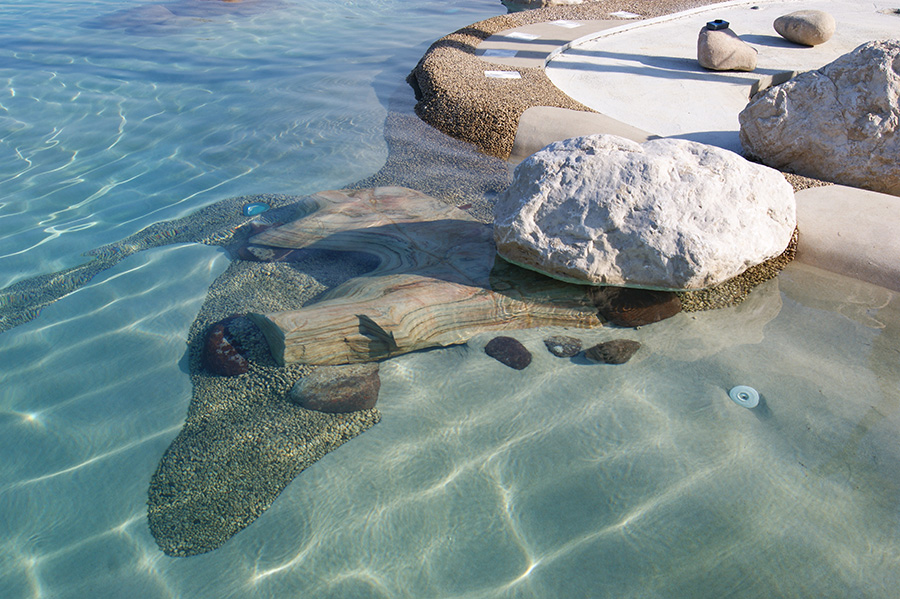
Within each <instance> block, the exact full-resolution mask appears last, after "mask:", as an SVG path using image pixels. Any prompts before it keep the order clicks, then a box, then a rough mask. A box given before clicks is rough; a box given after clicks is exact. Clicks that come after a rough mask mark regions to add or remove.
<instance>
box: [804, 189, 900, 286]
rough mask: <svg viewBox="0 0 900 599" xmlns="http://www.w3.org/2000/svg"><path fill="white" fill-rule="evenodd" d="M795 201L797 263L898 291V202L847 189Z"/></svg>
mask: <svg viewBox="0 0 900 599" xmlns="http://www.w3.org/2000/svg"><path fill="white" fill-rule="evenodd" d="M795 197H796V200H797V223H798V227H799V228H800V232H801V233H800V243H799V244H798V246H797V260H798V261H799V262H802V263H804V264H809V265H811V266H815V267H818V268H821V269H823V270H828V271H831V272H835V273H838V274H841V275H844V276H847V277H852V278H855V279H860V280H862V281H866V282H868V283H873V284H875V285H879V286H881V287H885V288H887V289H892V290H894V291H900V234H898V231H900V197H896V196H892V195H888V194H884V193H878V192H874V191H867V190H864V189H856V188H854V187H846V186H843V185H829V186H826V187H814V188H810V189H804V190H802V191H798V192H797V193H796V194H795Z"/></svg>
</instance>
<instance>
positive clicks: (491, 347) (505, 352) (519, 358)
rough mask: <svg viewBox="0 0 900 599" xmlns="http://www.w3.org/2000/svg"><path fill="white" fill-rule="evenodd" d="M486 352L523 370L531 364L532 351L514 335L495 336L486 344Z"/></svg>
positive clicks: (501, 361)
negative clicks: (513, 336)
mask: <svg viewBox="0 0 900 599" xmlns="http://www.w3.org/2000/svg"><path fill="white" fill-rule="evenodd" d="M484 353H486V354H487V355H489V356H490V357H492V358H494V359H495V360H497V361H498V362H500V363H502V364H506V365H507V366H509V367H510V368H515V369H516V370H523V369H525V368H527V367H528V365H529V364H531V352H530V351H528V350H527V349H526V348H525V346H524V345H522V343H521V342H519V340H518V339H513V338H512V337H494V338H493V339H491V340H490V341H489V342H488V344H487V345H485V346H484Z"/></svg>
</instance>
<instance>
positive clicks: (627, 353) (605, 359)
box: [584, 339, 641, 364]
mask: <svg viewBox="0 0 900 599" xmlns="http://www.w3.org/2000/svg"><path fill="white" fill-rule="evenodd" d="M640 348H641V344H640V342H639V341H633V340H631V339H613V340H612V341H605V342H603V343H598V344H597V345H595V346H593V347H591V348H588V349H587V350H586V351H585V352H584V355H585V357H587V358H588V359H589V360H592V361H594V362H600V363H602V364H624V363H625V362H627V361H628V360H630V359H631V357H632V356H633V355H634V354H635V353H636V352H637V350H639V349H640Z"/></svg>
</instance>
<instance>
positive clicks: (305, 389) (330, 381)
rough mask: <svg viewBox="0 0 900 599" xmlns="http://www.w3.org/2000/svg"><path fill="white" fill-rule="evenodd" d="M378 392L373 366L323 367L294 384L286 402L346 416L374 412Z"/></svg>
mask: <svg viewBox="0 0 900 599" xmlns="http://www.w3.org/2000/svg"><path fill="white" fill-rule="evenodd" d="M380 388H381V379H380V378H379V377H378V364H376V363H371V364H346V365H343V366H322V367H320V368H317V369H315V370H314V371H312V372H311V373H310V374H309V375H307V376H305V377H303V378H302V379H300V380H299V381H297V382H296V383H295V384H294V386H293V387H292V388H291V392H290V393H289V394H288V398H289V399H290V400H291V401H292V402H294V403H296V404H297V405H299V406H300V407H303V408H306V409H307V410H315V411H317V412H325V413H328V414H345V413H347V412H357V411H359V410H371V409H372V408H374V407H375V403H376V402H377V401H378V391H379V389H380Z"/></svg>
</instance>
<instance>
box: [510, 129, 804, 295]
mask: <svg viewBox="0 0 900 599" xmlns="http://www.w3.org/2000/svg"><path fill="white" fill-rule="evenodd" d="M795 221H796V217H795V205H794V193H793V191H792V189H791V186H790V185H789V184H788V183H787V182H786V181H785V180H784V177H783V176H782V175H781V174H780V173H778V172H777V171H774V170H772V169H769V168H766V167H764V166H761V165H758V164H752V163H750V162H747V161H746V160H744V159H743V158H741V157H740V156H738V155H737V154H734V153H733V152H728V151H727V150H722V149H720V148H715V147H712V146H707V145H704V144H699V143H696V142H691V141H685V140H677V139H659V140H653V141H649V142H647V143H645V144H643V145H641V144H637V143H635V142H633V141H630V140H627V139H624V138H621V137H615V136H611V135H592V136H587V137H576V138H573V139H568V140H565V141H562V142H556V143H553V144H550V145H549V146H547V147H546V148H544V149H543V150H541V151H540V152H537V153H536V154H534V155H532V156H531V157H529V158H528V159H527V160H525V161H523V162H522V163H521V164H520V165H519V166H518V167H517V168H516V171H515V176H514V179H513V183H512V185H511V186H510V187H509V188H508V189H507V190H506V191H505V192H504V193H503V194H501V196H500V198H499V199H498V201H497V204H496V206H495V208H494V239H495V241H496V243H497V251H498V252H499V253H500V255H501V256H502V257H504V258H505V259H507V260H509V261H510V262H513V263H514V264H518V265H521V266H525V267H526V268H531V269H534V270H537V271H538V272H542V273H544V274H547V275H549V276H551V277H554V278H558V279H561V280H566V281H573V282H578V283H587V284H593V285H615V286H620V287H644V288H655V289H669V290H682V289H702V288H705V287H709V286H712V285H715V284H718V283H721V282H723V281H725V280H727V279H730V278H731V277H733V276H736V275H738V274H740V273H741V272H743V271H744V270H746V269H747V268H749V267H751V266H753V265H756V264H759V263H761V262H763V261H765V260H767V259H769V258H772V257H774V256H777V255H779V254H780V253H781V252H782V251H784V249H785V248H786V247H787V245H788V243H789V242H790V239H791V234H792V233H793V231H794V227H795Z"/></svg>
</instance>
